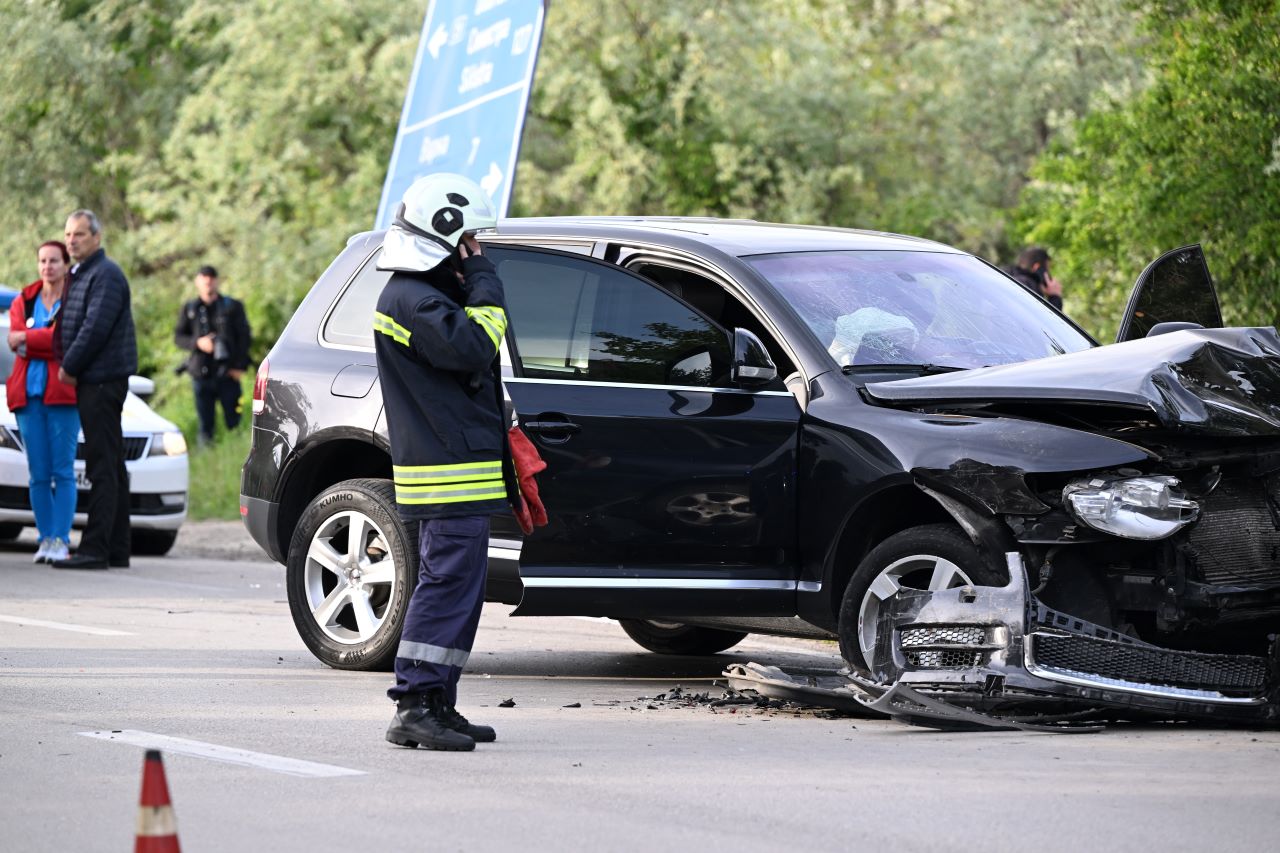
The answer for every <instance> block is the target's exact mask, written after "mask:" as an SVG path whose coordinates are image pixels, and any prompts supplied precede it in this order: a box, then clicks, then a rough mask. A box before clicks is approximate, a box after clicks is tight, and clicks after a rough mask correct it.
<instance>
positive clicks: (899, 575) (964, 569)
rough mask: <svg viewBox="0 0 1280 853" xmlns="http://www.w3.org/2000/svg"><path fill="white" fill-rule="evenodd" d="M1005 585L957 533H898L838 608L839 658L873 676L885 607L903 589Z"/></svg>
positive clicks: (934, 528)
mask: <svg viewBox="0 0 1280 853" xmlns="http://www.w3.org/2000/svg"><path fill="white" fill-rule="evenodd" d="M1007 582H1008V577H1007V576H1006V575H1004V574H1003V573H1002V572H1001V571H999V570H996V569H995V568H993V567H991V566H990V565H988V564H987V562H986V561H985V560H983V559H982V556H981V555H980V554H979V553H978V549H977V547H976V546H975V545H974V544H973V542H971V541H970V540H969V537H967V536H965V534H964V532H963V531H961V530H960V529H959V528H957V527H952V526H951V525H948V524H924V525H921V526H919V527H911V528H908V529H907V530H903V531H902V532H900V533H895V534H894V535H892V536H890V537H889V538H888V539H886V540H884V541H883V542H881V543H880V544H879V545H877V546H876V547H875V548H873V549H872V550H871V553H869V554H867V556H866V557H865V558H863V560H862V562H861V563H859V564H858V568H857V569H856V570H854V573H853V577H851V578H850V579H849V585H848V586H847V587H846V588H845V591H844V598H843V599H842V600H841V602H840V622H839V629H838V631H839V635H840V655H841V656H842V657H843V658H844V660H845V663H847V664H849V666H850V667H851V668H852V669H854V670H855V671H857V672H858V673H860V674H862V675H864V676H870V674H871V658H872V654H873V653H874V651H875V645H876V624H877V622H878V620H879V618H880V611H881V607H882V606H883V604H884V603H885V602H886V601H888V600H889V599H890V598H892V597H893V596H894V595H896V594H897V593H898V590H900V589H903V588H904V587H905V588H907V589H931V590H939V589H951V588H952V587H957V586H964V585H966V584H982V585H1003V584H1005V583H1007Z"/></svg>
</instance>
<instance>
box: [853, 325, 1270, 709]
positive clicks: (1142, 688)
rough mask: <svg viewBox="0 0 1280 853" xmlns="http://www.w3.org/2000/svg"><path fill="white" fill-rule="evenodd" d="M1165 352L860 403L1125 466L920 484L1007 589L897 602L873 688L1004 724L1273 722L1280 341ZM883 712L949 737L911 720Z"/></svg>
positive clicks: (1195, 335) (874, 663) (1039, 365)
mask: <svg viewBox="0 0 1280 853" xmlns="http://www.w3.org/2000/svg"><path fill="white" fill-rule="evenodd" d="M1161 331H1162V330H1157V333H1156V334H1155V335H1154V336H1151V337H1145V338H1142V339H1139V340H1130V341H1127V342H1123V343H1119V344H1116V345H1114V346H1108V347H1098V348H1095V349H1091V350H1087V351H1083V352H1078V353H1070V354H1067V355H1062V356H1057V357H1054V358H1048V359H1042V360H1039V361H1034V362H1024V363H1021V364H1014V365H1007V366H1002V367H992V368H986V369H979V370H971V371H964V372H958V373H950V374H945V375H939V376H928V377H922V378H918V379H910V380H904V381H897V382H882V383H874V384H868V385H867V386H866V388H865V394H866V396H867V397H868V398H869V399H870V400H871V401H873V402H875V403H876V404H878V405H882V406H890V407H894V408H909V409H911V410H913V411H916V412H921V413H926V414H930V415H933V416H936V417H941V418H947V417H950V418H975V419H982V418H989V417H1000V418H1008V419H1013V420H1015V421H1022V422H1026V423H1027V424H1028V426H1032V425H1039V424H1051V425H1054V426H1059V427H1065V428H1067V429H1069V430H1071V431H1073V432H1075V431H1080V432H1085V433H1089V434H1091V435H1092V436H1094V437H1096V438H1097V439H1098V440H1101V441H1105V442H1109V443H1110V442H1115V443H1117V444H1121V443H1122V444H1123V445H1127V446H1128V447H1129V448H1130V450H1131V451H1132V454H1131V461H1128V462H1125V463H1123V464H1113V465H1110V466H1108V467H1104V468H1098V469H1090V470H1079V471H1075V472H1063V473H1044V472H1042V471H1041V472H1037V473H1027V472H1024V471H1021V470H1018V469H1017V468H1014V467H1004V468H998V467H993V466H991V465H989V464H985V463H981V462H977V461H975V460H961V461H959V462H957V463H955V464H953V465H951V466H949V467H947V468H933V469H926V468H920V469H917V470H915V471H913V474H914V475H915V477H916V481H917V484H918V485H919V486H920V487H921V488H923V489H926V490H927V491H929V492H930V493H932V494H934V495H935V496H937V497H938V498H939V500H941V501H944V502H950V503H952V504H953V505H954V506H956V507H961V506H963V507H965V508H972V507H975V506H978V507H982V508H983V509H984V511H983V512H973V511H972V510H971V509H969V511H968V516H967V517H968V518H969V523H968V526H969V527H970V528H971V529H969V530H968V532H969V534H970V536H971V537H972V538H974V539H975V541H978V542H982V543H985V546H986V547H985V549H984V550H985V551H986V552H987V553H988V554H989V555H1002V556H1003V559H1004V561H1005V562H1006V565H1007V570H1008V582H1007V584H1005V585H1003V586H998V585H988V586H982V585H977V584H967V583H966V584H962V585H959V586H954V587H952V588H950V589H940V590H933V591H929V590H915V589H906V588H903V589H901V590H897V591H896V594H895V595H893V596H892V597H889V598H886V600H885V601H884V602H883V603H882V605H881V606H880V608H879V609H878V611H877V622H878V624H877V627H876V629H875V632H874V651H873V652H870V653H869V654H866V657H867V660H868V664H869V668H870V670H871V674H872V676H873V680H872V681H871V682H869V684H873V685H874V684H878V685H881V686H885V685H893V684H902V685H907V686H908V687H910V688H912V689H914V690H915V691H923V692H924V693H925V694H929V695H932V696H933V697H935V698H940V699H944V700H946V701H947V702H949V703H953V704H955V705H961V706H965V707H968V708H972V709H978V710H982V711H985V712H988V713H994V714H997V715H1000V716H1005V717H1010V718H1012V717H1017V716H1018V715H1022V714H1035V713H1038V712H1040V711H1043V710H1044V709H1046V708H1061V707H1062V706H1063V705H1064V703H1065V704H1066V705H1069V706H1073V707H1077V708H1079V709H1090V708H1092V709H1099V710H1100V711H1103V712H1105V713H1107V714H1110V715H1112V716H1120V717H1127V718H1151V717H1161V718H1181V719H1209V720H1216V721H1220V722H1236V723H1249V724H1275V723H1277V722H1278V721H1280V673H1278V669H1280V651H1278V650H1277V642H1276V633H1277V630H1278V628H1280V336H1278V335H1277V333H1276V330H1275V329H1272V328H1226V329H1224V328H1212V329H1205V328H1187V329H1182V330H1178V331H1172V332H1170V333H1167V334H1162V333H1160V332H1161ZM1010 440H1011V441H1016V440H1017V439H1016V436H1011V438H1010ZM957 515H958V517H959V516H961V515H963V513H961V512H959V511H957ZM868 651H870V650H867V649H864V653H866V652H868ZM873 689H874V688H873ZM875 692H880V690H878V689H876V690H875ZM916 695H919V694H918V693H917V694H916ZM884 707H885V709H886V710H888V711H889V712H890V713H894V714H897V715H899V716H903V717H905V718H915V719H916V720H917V721H919V719H922V718H923V719H927V718H930V717H931V716H932V717H935V718H938V717H941V716H945V715H939V714H934V713H932V712H931V711H930V710H929V708H927V707H925V706H924V705H922V704H919V703H917V702H912V701H910V700H905V701H902V702H899V703H898V704H897V705H894V706H892V707H891V706H889V705H886V706H884Z"/></svg>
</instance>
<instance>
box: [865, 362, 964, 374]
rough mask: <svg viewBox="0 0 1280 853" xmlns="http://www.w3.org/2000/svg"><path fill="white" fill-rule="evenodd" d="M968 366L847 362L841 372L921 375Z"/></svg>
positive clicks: (950, 371) (953, 371) (947, 371)
mask: <svg viewBox="0 0 1280 853" xmlns="http://www.w3.org/2000/svg"><path fill="white" fill-rule="evenodd" d="M969 369H970V368H968V367H955V366H954V365H950V364H890V363H885V364H845V365H841V367H840V372H841V373H843V374H844V375H845V376H848V375H849V374H850V373H918V374H920V375H921V376H932V375H934V374H937V373H955V372H956V371H957V370H969Z"/></svg>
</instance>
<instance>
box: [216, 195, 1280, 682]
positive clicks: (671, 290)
mask: <svg viewBox="0 0 1280 853" xmlns="http://www.w3.org/2000/svg"><path fill="white" fill-rule="evenodd" d="M381 237H382V234H381V233H366V234H360V235H357V236H356V237H353V238H352V239H351V240H350V241H349V243H348V245H347V248H346V249H345V250H344V251H343V252H342V253H341V254H340V255H339V256H338V258H337V259H336V260H335V261H334V262H333V264H332V265H331V266H330V267H329V269H328V270H327V271H326V272H325V273H324V274H323V275H322V276H321V278H320V280H319V281H318V282H317V283H316V285H315V287H314V288H313V289H312V291H311V293H310V295H309V296H308V297H307V299H306V300H305V301H304V302H303V304H302V305H301V307H300V308H299V309H298V311H297V313H296V314H295V315H294V317H293V319H292V320H291V322H290V323H289V325H288V328H287V329H286V330H285V332H284V334H283V335H282V336H281V338H280V340H279V341H278V342H277V343H276V345H275V347H274V348H273V349H272V351H271V353H270V355H269V358H268V360H267V361H266V362H264V363H263V364H262V366H261V369H260V371H259V373H258V382H257V386H256V387H255V389H254V404H253V405H254V423H253V442H252V448H251V450H250V453H249V457H248V459H247V461H246V463H245V466H244V471H243V480H242V488H241V492H242V496H241V512H242V514H243V516H244V519H245V523H246V524H247V525H248V528H249V530H250V532H251V533H252V535H253V536H254V538H255V539H256V540H257V541H258V542H259V543H260V544H261V545H262V547H263V548H265V549H266V551H267V552H268V553H269V554H270V555H271V557H272V558H274V559H276V560H278V561H280V562H283V563H285V564H286V565H287V567H288V594H289V602H290V607H291V609H292V612H293V617H294V620H295V622H296V624H297V627H298V630H299V632H300V633H301V635H302V638H303V640H304V641H305V642H306V644H307V646H308V647H309V648H310V649H311V650H312V651H313V652H314V653H315V654H316V655H317V656H318V657H319V658H320V659H321V660H323V661H324V662H325V663H328V664H329V665H331V666H335V667H342V668H352V669H366V668H375V667H383V666H386V665H388V664H389V662H390V660H391V659H392V657H393V655H394V652H395V648H396V645H397V640H398V635H399V631H400V626H401V622H402V619H403V616H404V610H405V606H406V602H407V600H408V598H409V593H410V589H411V585H412V583H413V578H414V569H415V567H416V563H417V556H416V538H415V532H414V531H413V530H411V529H408V528H406V527H405V525H403V524H402V522H401V521H400V520H399V518H398V516H397V513H396V509H395V504H394V500H393V490H392V487H391V481H390V476H391V461H390V456H389V454H388V446H387V433H386V424H385V421H384V419H383V407H382V400H381V395H380V393H379V387H378V375H377V369H376V366H375V361H374V356H373V331H372V325H371V318H372V316H373V307H374V303H375V300H376V299H377V297H378V294H379V291H380V290H381V289H382V286H383V284H384V283H385V281H386V280H387V277H388V275H389V274H388V273H386V272H382V271H379V270H378V269H377V268H376V266H375V263H374V259H375V257H376V256H377V254H378V251H379V247H380V243H381ZM483 243H484V251H485V254H486V255H488V256H489V257H490V258H491V259H492V260H493V261H494V263H495V264H496V265H497V269H498V272H499V275H500V276H501V278H502V280H503V282H504V284H505V287H506V294H507V300H508V316H509V319H510V325H509V328H508V333H507V338H506V340H505V341H504V346H503V348H502V364H503V372H504V376H505V385H506V390H507V393H508V396H509V399H510V402H511V403H512V405H513V406H514V409H515V412H516V414H517V416H518V418H519V421H520V424H521V426H522V427H523V428H524V430H525V431H526V432H527V433H529V434H530V436H531V437H532V439H533V440H534V442H535V443H536V445H537V447H538V448H539V450H540V452H541V454H542V455H543V457H544V458H545V460H546V461H547V463H548V466H549V467H548V469H547V470H546V471H545V472H544V473H543V474H541V475H540V476H539V484H540V488H541V493H542V497H543V500H544V502H545V504H546V507H547V511H548V513H549V514H550V518H551V521H550V524H549V525H548V526H547V527H545V528H543V529H540V530H538V531H537V532H535V533H534V534H533V535H531V536H529V537H527V538H525V537H522V536H521V535H520V533H519V530H518V527H517V526H516V525H515V523H514V520H513V519H511V518H509V517H505V516H504V517H497V518H495V519H494V525H493V534H492V539H491V542H490V548H489V556H490V564H489V566H490V568H489V580H488V598H489V600H492V601H500V602H505V603H509V604H514V605H517V607H516V609H515V611H514V615H521V616H523V615H563V614H581V615H594V616H607V617H613V618H616V619H618V620H619V621H620V622H621V624H622V627H623V628H624V630H626V631H627V633H628V634H630V635H631V636H632V637H633V638H634V639H635V640H636V641H637V642H639V643H640V644H641V645H642V646H644V647H645V648H648V649H651V650H654V651H658V652H668V653H698V654H702V653H713V652H717V651H721V650H723V649H726V648H728V647H730V646H732V645H733V644H735V643H736V642H738V641H739V640H740V639H742V637H744V636H745V634H746V633H747V632H763V633H775V634H788V635H797V636H823V637H832V636H838V637H839V638H840V640H841V648H842V651H843V653H844V655H845V657H846V659H847V660H848V662H849V663H850V664H851V665H852V666H853V667H854V669H855V670H858V671H862V672H870V671H872V670H874V669H875V668H876V667H875V660H874V658H875V652H876V646H877V639H878V633H879V632H880V630H881V622H882V621H883V618H884V617H887V615H888V614H887V611H888V610H889V609H890V608H888V607H887V606H885V605H886V602H889V600H890V599H891V598H892V597H893V596H894V595H895V594H896V593H897V592H898V591H899V590H901V589H903V588H915V589H924V590H934V591H938V590H946V589H956V588H964V589H971V588H973V585H974V584H1003V583H1005V582H1006V581H1007V580H1008V576H1009V567H1010V566H1011V565H1014V564H1013V563H1010V562H1009V560H1010V557H1011V556H1013V557H1016V559H1017V560H1018V561H1019V564H1021V565H1024V566H1027V567H1030V569H1029V570H1030V573H1031V575H1030V577H1031V584H1030V586H1031V587H1035V590H1034V595H1035V596H1036V601H1038V602H1041V603H1045V604H1046V606H1049V607H1054V608H1057V610H1058V611H1060V612H1067V613H1071V614H1073V615H1074V616H1075V617H1077V618H1079V619H1081V620H1088V622H1089V624H1092V625H1096V626H1103V627H1105V628H1106V629H1107V630H1109V631H1112V632H1113V633H1115V634H1116V635H1117V636H1123V637H1128V638H1142V639H1143V640H1144V641H1157V640H1158V641H1161V642H1164V643H1166V644H1169V645H1176V646H1180V647H1187V646H1191V647H1196V646H1197V644H1200V645H1202V646H1203V647H1205V648H1206V649H1208V650H1210V651H1215V652H1218V651H1224V650H1230V651H1233V652H1241V651H1243V652H1250V653H1254V654H1263V653H1265V648H1266V640H1265V637H1266V635H1267V633H1268V632H1269V631H1272V630H1274V628H1275V623H1276V619H1275V614H1276V613H1277V612H1280V593H1278V591H1280V514H1277V511H1276V507H1277V505H1280V504H1278V503H1277V496H1280V487H1278V482H1277V475H1276V471H1277V469H1280V408H1278V405H1277V393H1276V392H1277V389H1280V340H1278V339H1277V337H1276V333H1275V330H1273V329H1248V330H1241V329H1222V328H1219V327H1221V325H1222V322H1221V317H1220V313H1219V309H1218V304H1217V298H1216V296H1215V295H1214V292H1213V287H1212V283H1211V281H1210V279H1209V276H1208V270H1207V268H1206V267H1205V264H1204V260H1203V257H1202V255H1201V254H1200V251H1199V248H1198V247H1188V248H1185V249H1180V250H1178V251H1176V252H1171V253H1169V254H1168V255H1166V256H1165V257H1163V258H1161V259H1160V260H1158V261H1157V262H1155V263H1154V264H1152V266H1151V267H1149V268H1148V269H1147V271H1146V272H1144V273H1143V276H1142V277H1141V279H1140V280H1139V282H1138V285H1137V286H1136V287H1135V290H1134V295H1133V297H1132V299H1131V304H1130V307H1129V312H1128V314H1127V315H1126V320H1125V322H1124V323H1123V330H1122V333H1121V338H1122V340H1123V341H1124V342H1121V343H1117V344H1115V345H1110V346H1105V347H1104V346H1098V344H1097V343H1096V342H1095V341H1093V340H1091V339H1090V338H1089V337H1088V335H1086V334H1085V333H1084V332H1083V331H1082V330H1080V329H1079V328H1078V327H1077V326H1075V325H1074V324H1073V323H1072V322H1071V321H1070V320H1068V319H1067V318H1066V317H1064V316H1063V315H1061V314H1060V313H1058V312H1057V311H1055V310H1054V309H1053V308H1052V307H1050V306H1049V305H1048V304H1047V303H1045V302H1044V301H1043V300H1042V299H1040V298H1039V297H1038V296H1036V295H1034V294H1032V293H1030V292H1029V291H1027V290H1026V289H1024V288H1022V287H1021V286H1020V285H1018V284H1017V283H1015V282H1014V281H1012V280H1011V279H1009V278H1007V277H1006V276H1005V275H1003V274H1002V273H1001V272H999V271H998V270H996V269H995V268H993V267H991V266H990V265H988V264H986V263H985V262H983V261H981V260H979V259H977V258H975V257H973V256H971V255H968V254H965V253H963V252H960V251H957V250H955V249H952V248H949V247H947V246H943V245H939V244H937V243H932V242H927V241H924V240H919V239H913V238H909V237H902V236H895V235H887V234H878V233H869V232H858V231H850V230H843V229H834V228H808V227H796V226H783V225H766V224H759V223H754V222H738V221H717V220H701V219H663V218H645V219H627V218H554V219H550V218H549V219H526V220H506V221H503V222H502V223H501V224H500V227H499V228H498V229H497V231H496V233H493V234H489V235H487V236H486V237H485V238H484V240H483ZM1173 321H1181V322H1173ZM1165 332H1169V333H1168V334H1164V333H1165ZM1148 333H1150V334H1148ZM1028 594H1030V592H1029V593H1028ZM984 637H985V635H984ZM1134 641H1135V642H1136V641H1137V640H1136V639H1135V640H1134ZM983 642H984V643H986V645H983V646H982V648H987V647H989V646H990V645H991V644H992V642H994V641H992V640H990V638H989V637H986V639H984V640H983ZM1116 642H1123V640H1116ZM929 648H932V647H931V646H930V647H929ZM949 648H950V647H949V646H947V645H946V644H945V643H943V645H942V646H939V647H938V648H934V649H933V652H934V653H933V654H926V655H923V656H922V655H921V653H919V652H917V653H915V654H914V656H913V657H912V660H914V661H916V663H915V664H912V667H916V668H923V669H925V670H928V669H929V668H930V667H931V666H933V665H937V666H941V665H942V664H943V663H946V667H945V668H947V669H949V670H954V669H955V668H956V665H957V664H956V661H957V660H959V658H956V656H955V655H950V654H948V649H949ZM898 657H899V658H900V659H902V660H905V659H904V658H902V655H901V654H899V656H898ZM961 657H962V658H964V660H965V661H968V660H969V658H967V657H964V656H963V655H961ZM979 657H980V658H981V656H979ZM981 660H985V658H982V659H981ZM981 660H979V659H975V661H974V665H978V664H979V663H981ZM1067 664H1071V665H1072V666H1074V664H1072V663H1071V661H1068V662H1067ZM1067 664H1064V666H1067ZM937 666H934V668H937ZM1090 666H1092V667H1093V670H1097V672H1095V675H1096V678H1097V679H1103V678H1110V679H1111V680H1113V681H1114V680H1116V677H1117V674H1116V673H1114V672H1109V671H1108V672H1103V671H1102V670H1105V669H1106V668H1105V667H1102V666H1098V665H1092V664H1088V663H1087V662H1084V663H1080V667H1083V669H1082V671H1086V672H1087V671H1089V667H1090ZM1068 668H1070V667H1068ZM1041 669H1042V670H1043V669H1044V668H1043V667H1041ZM1121 675H1123V674H1121ZM1073 677H1074V676H1073ZM1080 677H1084V678H1086V680H1088V678H1090V677H1094V676H1087V677H1086V676H1080ZM1125 678H1129V676H1125V677H1124V678H1120V679H1119V680H1121V681H1123V680H1125ZM1133 678H1136V679H1138V680H1137V681H1135V683H1145V682H1143V679H1146V681H1153V680H1154V681H1159V680H1160V679H1164V680H1165V681H1167V680H1168V679H1167V677H1166V676H1165V675H1162V674H1161V673H1160V672H1145V671H1144V672H1143V673H1138V674H1137V675H1134V676H1133ZM1130 680H1132V679H1130ZM1208 680H1209V681H1212V678H1208ZM1254 687H1258V685H1254V684H1253V682H1250V688H1249V689H1253V688H1254ZM1189 689H1190V688H1189ZM1194 689H1197V690H1199V689H1201V686H1200V685H1195V686H1194ZM1212 689H1217V688H1216V687H1215V688H1212ZM1259 689H1260V688H1259Z"/></svg>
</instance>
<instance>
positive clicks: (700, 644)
mask: <svg viewBox="0 0 1280 853" xmlns="http://www.w3.org/2000/svg"><path fill="white" fill-rule="evenodd" d="M618 624H619V625H621V626H622V630H624V631H626V632H627V636H628V637H630V638H631V639H633V640H635V641H636V642H637V643H639V644H640V645H641V646H643V647H644V648H646V649H648V650H649V651H651V652H657V653H658V654H660V655H714V654H717V653H719V652H722V651H724V650H725V649H728V648H732V647H733V646H736V645H738V643H740V642H742V641H743V639H744V638H745V637H746V636H747V635H746V634H745V633H743V632H741V631H722V630H720V629H718V628H698V627H696V626H693V625H682V624H680V623H679V622H658V621H656V620H653V619H619V620H618Z"/></svg>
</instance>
